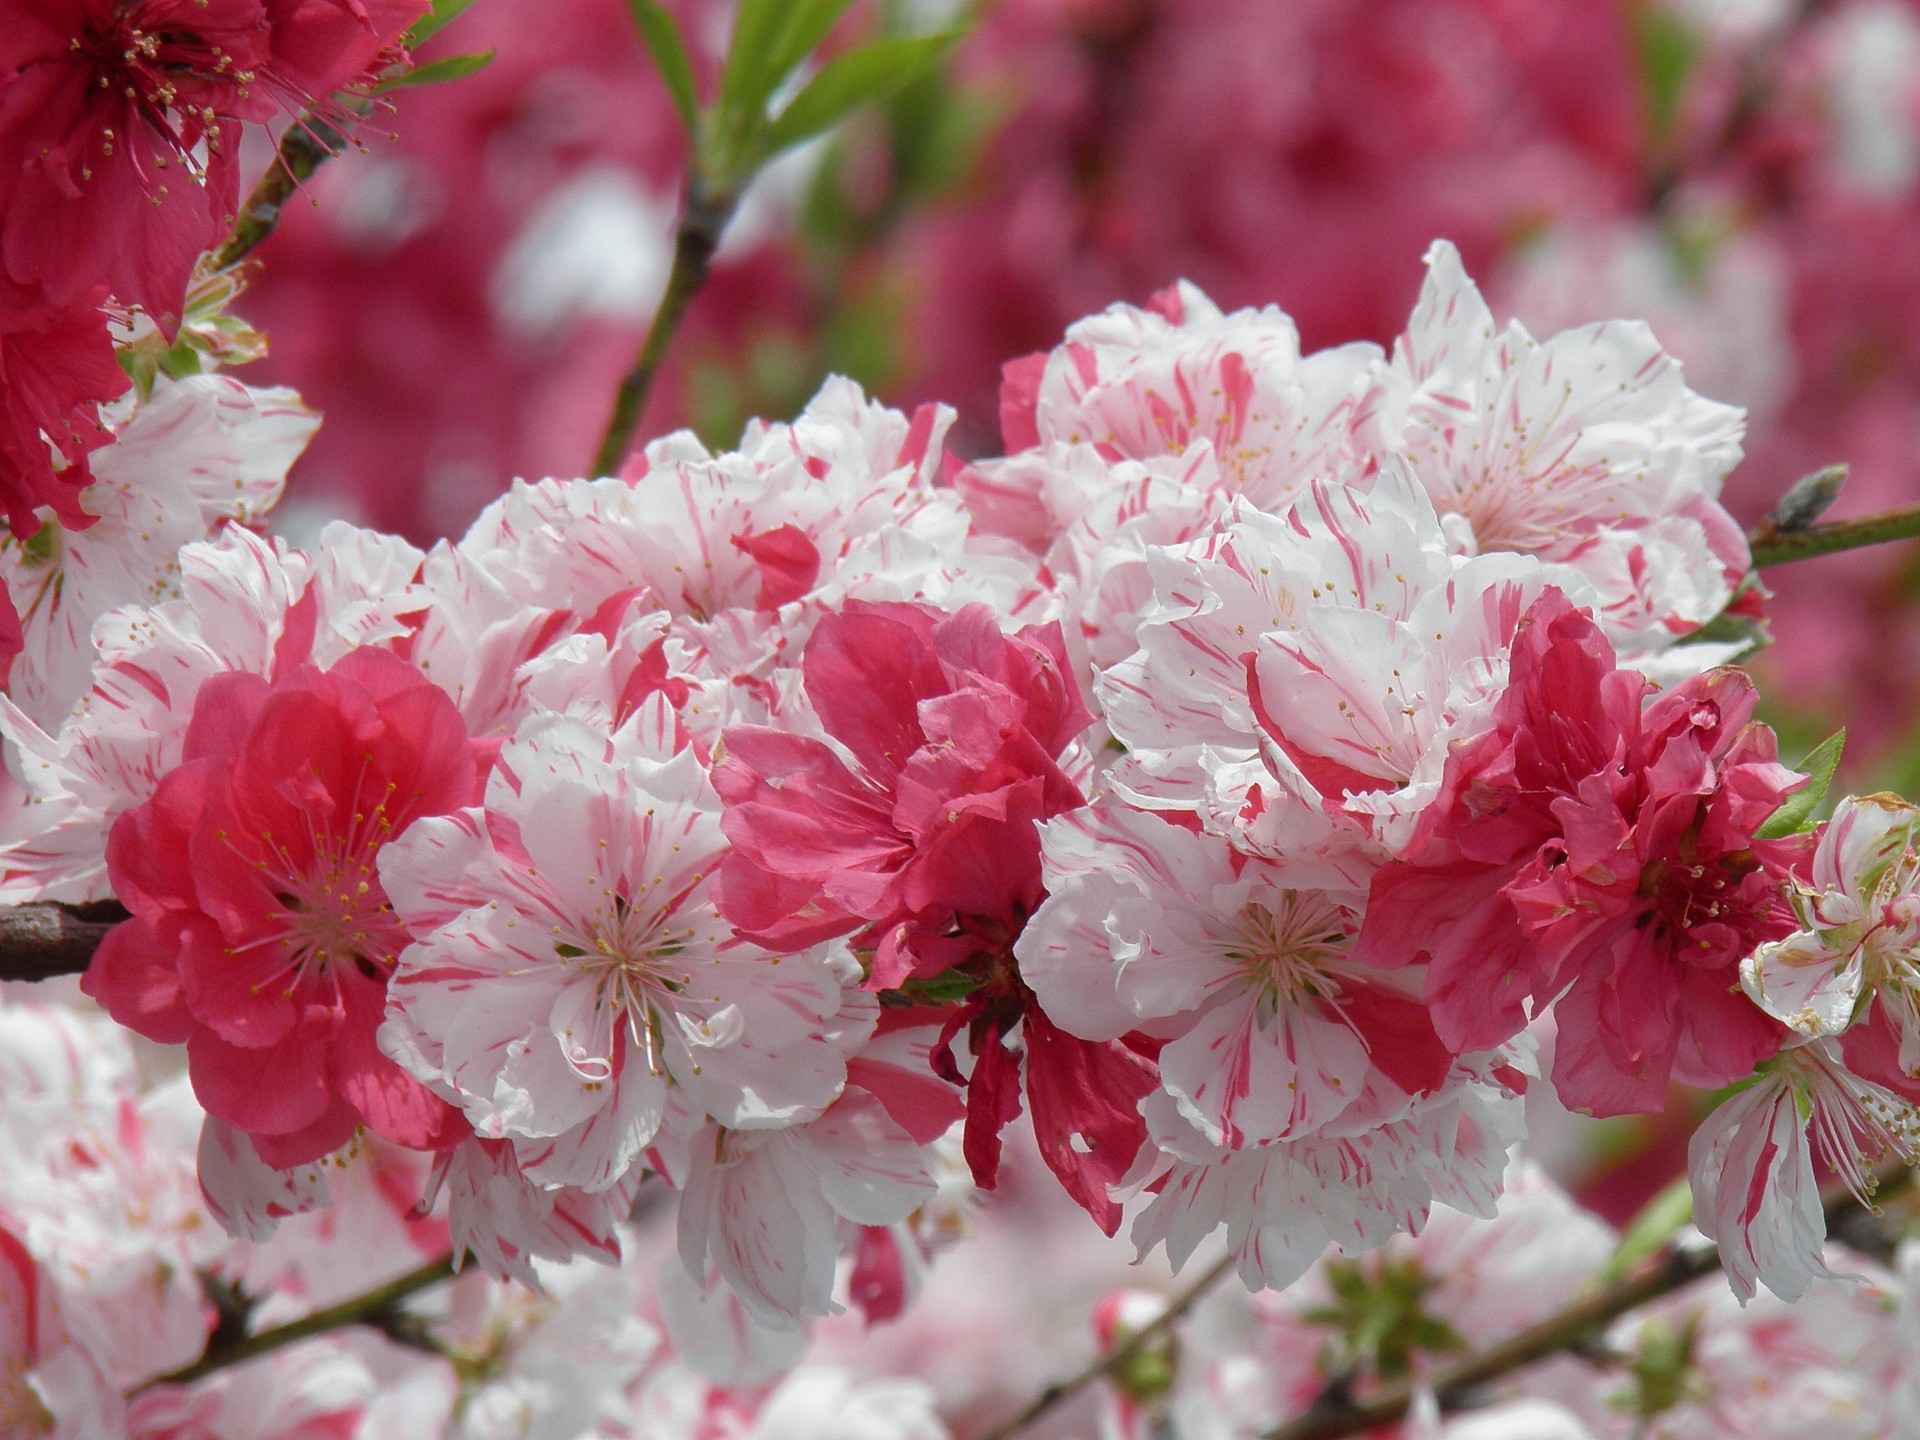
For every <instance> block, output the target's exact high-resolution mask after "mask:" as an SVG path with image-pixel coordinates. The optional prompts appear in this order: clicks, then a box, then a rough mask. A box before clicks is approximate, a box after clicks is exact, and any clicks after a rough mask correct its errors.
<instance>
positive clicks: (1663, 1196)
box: [1600, 1176, 1693, 1285]
mask: <svg viewBox="0 0 1920 1440" xmlns="http://www.w3.org/2000/svg"><path fill="white" fill-rule="evenodd" d="M1692 1220H1693V1190H1692V1188H1691V1187H1690V1186H1689V1185H1688V1184H1687V1181H1686V1177H1685V1176H1682V1177H1681V1178H1680V1179H1678V1180H1676V1181H1674V1182H1673V1183H1672V1184H1671V1185H1669V1186H1667V1188H1666V1189H1664V1190H1662V1191H1661V1192H1660V1193H1659V1194H1658V1195H1656V1196H1654V1197H1653V1199H1651V1200H1649V1201H1648V1202H1647V1203H1646V1204H1645V1205H1643V1206H1641V1207H1640V1213H1639V1214H1638V1215H1636V1216H1634V1217H1633V1219H1632V1220H1631V1221H1630V1222H1629V1223H1628V1225H1627V1229H1626V1233H1625V1234H1623V1235H1622V1236H1621V1237H1620V1243H1619V1245H1617V1246H1616V1247H1614V1252H1613V1254H1612V1256H1611V1257H1610V1258H1609V1259H1608V1260H1607V1265H1606V1268H1605V1269H1604V1270H1602V1271H1601V1272H1600V1279H1601V1283H1602V1284H1606V1285H1610V1284H1612V1283H1613V1282H1614V1281H1616V1280H1620V1279H1624V1278H1625V1277H1626V1275H1627V1274H1628V1273H1629V1272H1630V1271H1631V1270H1632V1269H1633V1267H1634V1266H1636V1265H1638V1264H1639V1263H1640V1262H1641V1261H1642V1260H1646V1259H1648V1258H1650V1257H1652V1256H1654V1255H1658V1254H1659V1253H1660V1252H1661V1251H1662V1250H1664V1249H1666V1248H1667V1246H1668V1245H1670V1244H1672V1243H1673V1237H1674V1236H1676V1235H1678V1234H1679V1233H1680V1232H1681V1231H1682V1230H1684V1229H1685V1228H1686V1227H1687V1226H1688V1225H1689V1224H1690V1223H1691V1222H1692Z"/></svg>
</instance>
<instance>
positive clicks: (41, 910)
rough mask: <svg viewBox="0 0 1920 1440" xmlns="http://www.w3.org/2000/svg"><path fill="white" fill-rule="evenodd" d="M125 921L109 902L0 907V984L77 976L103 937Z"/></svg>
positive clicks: (114, 903)
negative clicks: (1, 982) (59, 976)
mask: <svg viewBox="0 0 1920 1440" xmlns="http://www.w3.org/2000/svg"><path fill="white" fill-rule="evenodd" d="M127 918H128V916H127V912H126V910H125V909H123V908H122V907H121V906H120V904H119V903H118V902H117V901H113V900H96V901H93V902H91V903H89V904H85V905H54V904H42V905H12V906H0V980H51V979H53V978H54V977H55V976H58V975H78V974H80V973H81V972H82V971H84V970H85V969H86V968H87V962H88V961H90V960H91V959H93V952H94V951H95V950H98V949H99V948H100V942H101V941H102V940H104V939H106V938H107V932H108V931H109V930H111V929H113V927H114V926H116V925H118V924H119V923H120V922H121V921H123V920H125V919H127Z"/></svg>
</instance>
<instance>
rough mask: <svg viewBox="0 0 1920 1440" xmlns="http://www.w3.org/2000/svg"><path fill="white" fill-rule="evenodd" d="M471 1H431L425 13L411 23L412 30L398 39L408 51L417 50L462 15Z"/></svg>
mask: <svg viewBox="0 0 1920 1440" xmlns="http://www.w3.org/2000/svg"><path fill="white" fill-rule="evenodd" d="M472 4H473V0H433V4H432V5H430V6H429V7H428V8H427V13H426V14H424V15H422V16H421V17H420V18H419V19H418V20H416V21H414V22H413V28H412V29H411V30H409V31H407V33H406V34H405V35H403V36H401V37H400V39H401V43H402V44H403V45H405V46H406V47H407V49H409V50H418V49H419V48H420V47H421V46H422V45H424V44H426V43H427V41H429V40H431V39H432V38H433V37H434V36H436V35H438V34H439V33H440V32H441V31H442V30H444V29H446V28H447V26H449V25H451V24H452V23H453V22H454V21H455V20H458V19H459V18H460V17H461V15H462V14H464V13H465V12H466V10H467V8H468V7H469V6H470V5H472Z"/></svg>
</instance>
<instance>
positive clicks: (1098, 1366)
mask: <svg viewBox="0 0 1920 1440" xmlns="http://www.w3.org/2000/svg"><path fill="white" fill-rule="evenodd" d="M1232 1271H1233V1257H1232V1256H1231V1255H1227V1256H1222V1257H1221V1258H1220V1259H1219V1260H1218V1261H1216V1262H1215V1263H1214V1264H1212V1265H1210V1266H1208V1267H1207V1269H1206V1270H1205V1271H1204V1272H1202V1274H1201V1275H1200V1277H1199V1278H1198V1279H1197V1280H1195V1281H1194V1282H1193V1283H1192V1284H1191V1285H1189V1286H1188V1287H1187V1288H1186V1289H1185V1290H1182V1291H1181V1292H1180V1293H1179V1294H1178V1295H1176V1296H1175V1297H1174V1298H1173V1300H1172V1302H1171V1303H1170V1304H1169V1305H1168V1306H1167V1308H1166V1309H1164V1310H1162V1311H1161V1312H1160V1313H1159V1314H1158V1315H1156V1316H1154V1317H1153V1319H1151V1320H1149V1321H1148V1322H1147V1323H1146V1324H1144V1325H1142V1326H1141V1327H1140V1328H1139V1329H1138V1330H1136V1331H1134V1332H1133V1333H1132V1334H1131V1335H1129V1336H1128V1337H1127V1338H1126V1339H1125V1340H1123V1341H1122V1342H1121V1343H1120V1344H1118V1345H1116V1346H1115V1347H1114V1348H1113V1349H1112V1350H1111V1351H1109V1352H1108V1353H1107V1354H1105V1355H1103V1356H1101V1357H1100V1358H1099V1359H1098V1360H1095V1361H1093V1362H1091V1363H1090V1364H1088V1365H1086V1366H1085V1367H1083V1368H1082V1369H1080V1370H1077V1371H1075V1372H1074V1373H1073V1374H1072V1375H1069V1376H1068V1377H1067V1378H1066V1379H1065V1380H1056V1381H1054V1383H1053V1384H1051V1385H1049V1386H1048V1387H1047V1388H1046V1389H1045V1390H1042V1391H1041V1392H1040V1394H1039V1395H1038V1396H1036V1397H1035V1398H1034V1400H1033V1403H1031V1404H1030V1405H1028V1406H1027V1408H1026V1409H1024V1410H1022V1411H1021V1412H1020V1413H1019V1414H1018V1415H1015V1416H1014V1417H1013V1418H1012V1419H1010V1420H1007V1421H1004V1422H1003V1423H1001V1424H1000V1425H998V1426H996V1427H994V1428H993V1429H992V1430H989V1431H987V1433H986V1434H984V1435H982V1436H980V1437H979V1440H1008V1437H1009V1436H1012V1435H1017V1434H1019V1432H1020V1431H1022V1430H1024V1429H1026V1428H1027V1426H1029V1425H1031V1424H1033V1422H1034V1421H1036V1420H1038V1419H1039V1418H1040V1417H1041V1416H1042V1415H1045V1414H1046V1413H1047V1412H1048V1411H1049V1410H1051V1409H1053V1407H1054V1406H1056V1405H1059V1404H1061V1403H1063V1402H1065V1401H1067V1400H1071V1399H1072V1398H1073V1397H1074V1396H1075V1395H1078V1394H1079V1393H1080V1392H1081V1391H1082V1390H1084V1389H1086V1388H1087V1386H1089V1385H1091V1384H1092V1383H1093V1382H1094V1381H1096V1380H1098V1379H1099V1378H1100V1377H1101V1376H1102V1375H1110V1374H1112V1373H1113V1372H1114V1371H1116V1370H1120V1369H1123V1368H1124V1367H1125V1366H1126V1365H1127V1364H1128V1363H1129V1362H1131V1361H1132V1360H1133V1358H1134V1357H1135V1356H1136V1355H1138V1354H1139V1353H1140V1352H1141V1351H1143V1350H1145V1349H1146V1348H1147V1346H1149V1345H1151V1344H1152V1343H1153V1342H1154V1341H1155V1340H1157V1339H1159V1338H1160V1337H1161V1336H1162V1335H1164V1334H1165V1333H1166V1332H1167V1331H1168V1330H1170V1329H1171V1328H1173V1326H1174V1325H1176V1324H1178V1323H1179V1321H1180V1320H1181V1318H1182V1317H1183V1316H1185V1315H1186V1313H1187V1312H1188V1311H1189V1310H1191V1309H1193V1307H1194V1306H1195V1305H1197V1304H1199V1302H1200V1299H1201V1297H1202V1296H1204V1295H1205V1294H1206V1293H1207V1292H1208V1291H1209V1290H1211V1289H1212V1288H1213V1287H1214V1286H1215V1285H1217V1284H1219V1283H1220V1281H1221V1280H1222V1279H1224V1278H1225V1277H1226V1276H1227V1275H1229V1274H1231V1273H1232Z"/></svg>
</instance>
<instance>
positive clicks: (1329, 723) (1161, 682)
mask: <svg viewBox="0 0 1920 1440" xmlns="http://www.w3.org/2000/svg"><path fill="white" fill-rule="evenodd" d="M1147 568H1148V571H1149V573H1150V575H1151V576H1152V580H1153V589H1154V603H1153V605H1152V607H1151V609H1150V610H1149V611H1148V612H1147V613H1146V615H1145V618H1144V620H1143V623H1142V624H1141V625H1140V628H1139V632H1138V637H1139V649H1138V650H1137V651H1136V652H1135V654H1134V655H1132V656H1131V657H1129V658H1128V659H1127V660H1126V661H1123V662H1122V663H1120V664H1118V665H1115V666H1112V667H1111V668H1109V669H1108V670H1106V671H1105V672H1104V673H1103V674H1102V676H1101V677H1100V680H1099V683H1098V685H1097V686H1096V694H1097V695H1098V697H1099V700H1100V705H1101V709H1102V712H1103V714H1104V717H1105V719H1106V721H1107V723H1108V725H1109V726H1110V727H1111V728H1112V730H1113V733H1114V735H1115V737H1116V738H1118V739H1119V740H1120V741H1121V742H1122V743H1123V744H1125V746H1126V747H1127V753H1126V755H1125V756H1123V757H1121V758H1120V759H1119V760H1118V761H1116V762H1115V764H1114V765H1113V767H1112V770H1111V772H1110V773H1111V777H1112V780H1113V783H1114V784H1115V786H1116V788H1117V789H1118V790H1119V792H1120V793H1121V794H1122V795H1124V796H1125V797H1126V798H1127V799H1128V800H1129V801H1131V802H1132V803H1134V804H1136V805H1140V806H1143V807H1147V808H1152V809H1158V810H1177V811H1187V812H1191V813H1193V814H1194V815H1196V816H1197V817H1198V819H1199V822H1200V824H1201V825H1202V826H1203V827H1204V828H1206V829H1208V830H1210V831H1212V832H1214V833H1216V834H1219V835H1222V836H1224V837H1225V838H1227V839H1229V840H1231V841H1232V842H1233V843H1234V845H1235V846H1236V847H1238V848H1240V849H1244V850H1247V851H1250V852H1255V853H1260V854H1265V855H1268V856H1272V857H1276V858H1284V859H1285V860H1286V861H1288V863H1289V864H1291V865H1295V866H1304V865H1306V864H1307V863H1308V862H1310V861H1311V862H1315V863H1317V864H1318V865H1319V866H1320V867H1321V868H1320V869H1319V870H1318V872H1317V878H1315V879H1314V880H1313V881H1312V883H1316V884H1321V885H1326V886H1346V887H1349V888H1352V887H1356V886H1359V885H1363V884H1364V883H1365V881H1366V877H1367V875H1368V874H1369V873H1370V872H1371V870H1372V869H1373V867H1374V866H1376V865H1377V864H1378V863H1379V862H1380V860H1381V859H1382V858H1384V856H1385V855H1386V854H1388V853H1393V852H1396V851H1398V850H1399V849H1400V848H1401V847H1403V846H1404V845H1405V844H1406V842H1407V838H1408V836H1409V834H1410V832H1411V830H1412V828H1413V825H1414V823H1415V820H1416V818H1417V817H1418V815H1419V813H1420V811H1421V810H1422V809H1423V808H1424V807H1425V806H1426V805H1427V804H1428V803H1430V802H1431V801H1432V800H1433V799H1434V797H1435V796H1436V795H1437V794H1438V792H1439V785H1440V779H1441V774H1442V770H1443V768H1444V762H1445V758H1446V753H1447V746H1448V744H1449V743H1450V742H1451V741H1452V740H1454V739H1456V738H1459V737H1461V736H1463V735H1465V734H1468V733H1471V732H1472V731H1473V730H1474V729H1475V728H1477V727H1478V726H1480V725H1481V724H1484V722H1485V717H1486V714H1487V712H1488V711H1489V709H1490V707H1491V705H1492V702H1493V699H1494V697H1495V696H1496V695H1497V694H1498V693H1499V691H1500V689H1501V687H1502V686H1503V685H1504V683H1505V667H1506V651H1507V646H1508V642H1509V640H1510V638H1511V636H1512V633H1513V627H1514V625H1515V624H1516V623H1517V621H1518V620H1519V618H1520V615H1521V613H1522V612H1523V611H1524V610H1525V608H1526V606H1527V604H1528V603H1529V602H1530V601H1532V600H1533V599H1534V598H1535V597H1536V596H1538V595H1539V594H1540V593H1541V592H1542V590H1543V589H1545V588H1546V587H1547V586H1548V585H1552V584H1562V585H1571V586H1573V587H1574V589H1575V590H1576V592H1578V591H1580V590H1581V586H1580V582H1579V580H1578V577H1577V576H1574V575H1572V574H1570V573H1568V572H1566V571H1563V570H1559V569H1557V568H1554V567H1548V566H1545V565H1543V564H1542V563H1541V562H1539V561H1537V560H1535V559H1533V558H1532V557H1529V556H1513V555H1483V556H1478V557H1475V558H1473V559H1460V558H1458V557H1455V556H1453V555H1451V554H1449V552H1448V549H1447V546H1446V540H1445V536H1444V533H1443V531H1442V529H1441V525H1440V521H1439V519H1438V517H1437V516H1436V515H1435V514H1434V510H1433V507H1432V504H1431V502H1430V501H1429V500H1428V499H1427V496H1426V495H1425V493H1424V492H1423V491H1422V490H1421V489H1420V488H1419V486H1418V485H1417V484H1416V483H1415V482H1414V480H1413V479H1412V477H1411V475H1409V474H1408V473H1407V472H1406V470H1405V468H1404V466H1402V465H1400V464H1398V463H1397V462H1396V463H1395V464H1393V465H1389V466H1388V467H1386V468H1385V469H1383V471H1382V473H1381V474H1380V475H1379V476H1378V477H1377V479H1376V480H1375V481H1374V482H1373V483H1372V484H1371V486H1369V487H1367V488H1365V489H1359V488H1351V487H1342V486H1339V485H1336V484H1333V483H1331V482H1326V481H1316V482H1314V483H1313V484H1311V485H1310V486H1308V488H1307V490H1306V492H1305V493H1304V494H1302V495H1301V497H1300V498H1299V499H1298V500H1297V501H1296V502H1295V503H1294V505H1293V506H1292V508H1291V509H1290V510H1289V511H1287V512H1286V513H1285V514H1284V515H1267V514H1264V513H1262V512H1260V511H1257V510H1254V509H1252V508H1251V507H1249V506H1247V505H1246V504H1245V503H1244V502H1236V504H1235V506H1234V508H1233V509H1232V510H1231V511H1230V512H1229V514H1228V515H1227V516H1226V517H1225V519H1224V520H1223V521H1222V523H1221V524H1220V526H1219V527H1218V529H1217V530H1216V531H1215V532H1214V533H1212V534H1211V535H1208V536H1206V537H1204V538H1202V539H1199V540H1196V541H1194V542H1193V543H1192V544H1190V545H1187V546H1183V547H1175V548H1169V549H1165V550H1154V551H1150V552H1149V553H1148V557H1147ZM1302 874H1303V883H1305V875H1304V872H1302Z"/></svg>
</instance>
